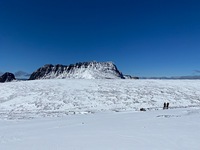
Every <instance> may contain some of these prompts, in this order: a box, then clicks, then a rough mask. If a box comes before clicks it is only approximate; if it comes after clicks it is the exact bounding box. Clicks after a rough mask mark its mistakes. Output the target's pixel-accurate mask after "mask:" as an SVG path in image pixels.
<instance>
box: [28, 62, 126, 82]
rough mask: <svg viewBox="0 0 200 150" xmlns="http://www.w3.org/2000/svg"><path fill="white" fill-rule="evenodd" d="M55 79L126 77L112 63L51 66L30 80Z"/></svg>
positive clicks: (32, 76) (32, 75) (39, 71)
mask: <svg viewBox="0 0 200 150" xmlns="http://www.w3.org/2000/svg"><path fill="white" fill-rule="evenodd" d="M54 78H58V79H63V78H76V79H121V78H124V77H123V74H122V73H120V72H119V70H118V69H117V67H116V66H115V65H114V64H113V63H112V62H83V63H76V64H71V65H69V66H64V65H55V66H54V65H51V64H49V65H45V66H43V67H41V68H39V69H38V70H37V71H35V72H33V73H32V74H31V76H30V80H35V79H54Z"/></svg>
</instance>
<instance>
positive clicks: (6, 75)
mask: <svg viewBox="0 0 200 150" xmlns="http://www.w3.org/2000/svg"><path fill="white" fill-rule="evenodd" d="M13 80H15V75H14V74H12V73H9V72H6V73H4V74H3V75H2V76H0V82H1V83H3V82H11V81H13Z"/></svg>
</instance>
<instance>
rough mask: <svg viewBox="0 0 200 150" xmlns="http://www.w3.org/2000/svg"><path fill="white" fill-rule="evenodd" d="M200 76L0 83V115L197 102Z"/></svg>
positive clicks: (26, 115) (16, 116)
mask: <svg viewBox="0 0 200 150" xmlns="http://www.w3.org/2000/svg"><path fill="white" fill-rule="evenodd" d="M199 85H200V80H83V79H50V80H35V81H22V82H11V83H2V84H0V118H4V119H19V118H32V117H34V118H35V117H41V116H44V117H45V116H63V115H73V114H85V113H96V112H102V111H103V112H107V111H132V110H136V111H137V110H139V109H140V108H148V109H162V107H163V103H164V102H169V103H170V107H172V108H175V107H188V106H200V86H199Z"/></svg>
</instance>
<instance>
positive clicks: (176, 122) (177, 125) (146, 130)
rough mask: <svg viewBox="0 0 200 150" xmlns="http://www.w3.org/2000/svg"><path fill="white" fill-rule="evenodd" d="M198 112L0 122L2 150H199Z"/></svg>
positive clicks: (103, 114)
mask: <svg viewBox="0 0 200 150" xmlns="http://www.w3.org/2000/svg"><path fill="white" fill-rule="evenodd" d="M199 115H200V109H199V108H198V109H197V108H178V109H169V110H157V111H147V112H118V113H117V112H109V113H95V114H89V115H70V116H64V117H58V118H49V117H48V118H35V119H31V120H0V149H2V150H12V149H14V150H27V149H29V150H36V149H37V150H55V149H56V150H66V149H69V150H133V149H140V150H160V149H162V150H188V149H191V150H199V147H200V143H199V138H200V117H199Z"/></svg>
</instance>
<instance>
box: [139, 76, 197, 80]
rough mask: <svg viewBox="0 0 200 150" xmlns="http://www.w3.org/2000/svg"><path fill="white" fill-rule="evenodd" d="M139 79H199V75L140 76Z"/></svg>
mask: <svg viewBox="0 0 200 150" xmlns="http://www.w3.org/2000/svg"><path fill="white" fill-rule="evenodd" d="M140 79H171V80H178V79H191V80H195V79H200V76H174V77H140Z"/></svg>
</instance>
